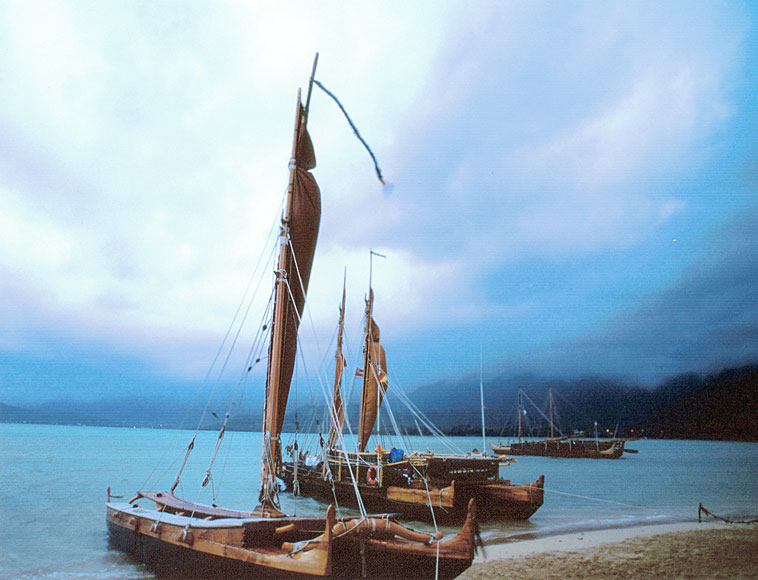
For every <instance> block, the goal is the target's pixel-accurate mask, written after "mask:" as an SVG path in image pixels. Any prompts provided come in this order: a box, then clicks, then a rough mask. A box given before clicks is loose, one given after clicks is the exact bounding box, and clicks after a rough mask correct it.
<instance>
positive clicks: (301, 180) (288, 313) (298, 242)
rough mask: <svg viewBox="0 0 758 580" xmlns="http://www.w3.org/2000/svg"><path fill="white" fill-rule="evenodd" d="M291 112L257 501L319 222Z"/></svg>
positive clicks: (307, 148) (276, 449) (305, 153)
mask: <svg viewBox="0 0 758 580" xmlns="http://www.w3.org/2000/svg"><path fill="white" fill-rule="evenodd" d="M297 110H298V116H297V119H296V123H295V126H296V128H295V138H294V143H293V159H292V161H291V163H290V178H289V188H288V194H287V202H286V205H285V210H284V214H283V216H282V230H281V236H280V244H281V245H280V250H279V263H278V267H277V270H276V284H275V300H274V315H273V321H272V325H271V345H270V347H269V365H268V373H267V377H266V410H265V415H264V445H263V454H264V457H263V459H264V460H263V489H262V495H261V497H262V501H263V499H264V498H267V497H268V498H269V499H270V497H271V496H272V494H273V486H274V485H275V482H274V479H273V475H275V473H276V468H277V466H278V463H279V461H280V457H281V451H280V444H279V435H280V433H281V431H282V427H283V424H284V413H285V411H286V409H287V399H288V397H289V391H290V383H291V381H292V374H293V371H294V368H295V359H296V355H297V332H298V328H299V326H300V318H301V316H302V313H303V308H304V306H305V296H306V293H307V291H308V281H309V279H310V274H311V266H312V264H313V256H314V252H315V250H316V241H317V239H318V230H319V224H320V221H321V193H320V191H319V188H318V184H317V183H316V180H315V179H314V177H313V175H312V174H311V172H310V170H311V169H313V168H314V167H315V166H316V156H315V154H314V151H313V144H312V142H311V139H310V136H309V135H308V131H307V129H306V122H307V109H306V108H304V107H303V106H302V105H301V103H300V98H299V95H298V107H297Z"/></svg>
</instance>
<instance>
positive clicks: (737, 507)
mask: <svg viewBox="0 0 758 580" xmlns="http://www.w3.org/2000/svg"><path fill="white" fill-rule="evenodd" d="M192 435H193V432H191V431H176V430H163V429H120V428H101V427H74V426H52V425H9V424H0V516H1V517H2V525H0V579H3V580H5V579H23V580H31V579H49V580H53V579H55V580H59V579H61V580H74V579H76V580H87V579H90V578H91V579H113V580H125V579H132V578H152V577H153V575H152V574H151V573H150V572H149V571H148V570H146V569H144V568H143V567H142V566H141V565H140V564H138V563H135V562H133V561H131V560H130V559H129V558H128V557H126V556H125V555H123V554H121V553H120V552H117V551H113V550H111V549H109V547H108V541H107V534H106V527H105V503H106V501H107V493H108V492H107V489H108V487H109V486H110V487H111V490H112V494H113V495H114V496H122V497H123V499H120V500H119V499H115V501H127V500H128V499H130V498H131V497H132V496H133V495H134V493H135V492H136V491H137V490H139V489H168V488H169V487H170V486H171V483H172V482H173V481H174V478H175V477H176V473H177V470H178V469H179V465H180V464H181V462H182V459H183V457H184V451H185V449H186V447H187V445H188V443H189V442H190V440H191V438H192ZM216 439H217V434H216V433H212V432H201V433H199V434H198V436H197V441H196V445H195V449H194V451H193V453H192V455H191V456H190V459H189V461H188V463H187V467H186V468H185V470H184V473H183V475H182V484H181V486H180V487H179V488H178V489H177V492H178V494H179V495H183V496H184V497H185V498H186V499H189V500H193V501H200V502H201V503H213V502H215V503H217V504H219V505H223V506H225V507H235V508H239V509H252V508H253V507H254V505H255V503H256V500H257V493H258V492H257V490H258V484H259V462H260V449H261V436H260V434H258V433H231V432H230V433H227V434H226V436H225V438H224V445H223V446H222V447H221V448H220V451H219V452H218V454H217V455H216V458H215V461H214V463H213V466H212V469H211V475H212V478H211V482H210V483H209V484H208V485H207V486H206V487H205V488H201V487H200V485H199V484H200V481H201V480H202V479H203V477H204V475H205V473H206V470H207V469H208V467H209V462H210V458H211V455H212V453H213V448H214V446H215V443H216ZM451 439H452V441H453V442H454V443H455V444H456V445H457V446H458V447H459V448H460V449H463V450H472V449H474V448H477V447H478V448H481V443H482V440H481V438H476V437H471V438H467V437H456V438H451ZM227 444H229V445H227ZM410 444H411V446H415V447H416V448H417V449H419V450H426V449H431V450H432V451H444V450H445V448H444V446H442V444H441V443H440V442H439V441H437V440H430V439H421V438H420V437H419V438H411V439H410ZM629 446H630V447H632V448H634V449H638V450H639V454H636V455H630V454H625V455H624V457H623V458H622V459H618V460H589V459H553V458H540V457H519V458H518V461H517V462H516V463H513V464H511V465H509V466H504V467H502V468H501V477H504V478H507V479H510V480H511V481H512V482H514V483H528V482H532V481H535V480H536V479H537V477H539V475H540V474H544V475H545V489H546V493H545V503H544V505H543V506H542V507H541V508H540V509H539V510H538V511H537V513H536V514H535V515H534V516H532V518H531V519H530V520H529V521H528V522H517V523H515V522H509V523H496V524H491V523H486V524H483V525H482V535H483V537H484V539H485V540H486V541H521V540H523V539H528V538H530V537H535V536H549V535H552V534H556V533H563V532H572V531H580V530H594V529H604V528H618V527H627V526H633V525H640V524H658V523H666V522H681V521H696V520H697V512H698V505H699V504H700V503H702V504H703V506H705V507H706V508H707V509H708V510H710V511H711V512H713V513H715V514H718V515H721V516H724V517H727V518H731V519H753V518H756V517H758V444H756V443H736V442H711V441H658V440H642V441H636V442H634V443H631V444H629ZM179 492H180V493H179ZM145 505H148V504H147V503H146V504H145ZM282 506H283V508H284V511H286V512H288V513H291V514H300V515H305V514H314V513H320V512H323V509H324V506H323V504H320V503H318V502H317V501H315V500H312V499H309V498H298V499H294V498H292V497H291V496H288V495H286V494H285V495H284V496H283V497H282ZM343 511H344V513H354V512H351V511H350V510H343ZM411 525H412V527H415V528H418V529H428V527H429V525H428V524H426V525H425V524H420V523H418V524H416V523H414V524H411ZM441 529H442V530H443V531H446V532H448V531H452V529H453V528H441Z"/></svg>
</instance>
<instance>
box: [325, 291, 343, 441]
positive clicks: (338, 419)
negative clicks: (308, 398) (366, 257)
mask: <svg viewBox="0 0 758 580" xmlns="http://www.w3.org/2000/svg"><path fill="white" fill-rule="evenodd" d="M344 330H345V286H344V284H343V286H342V304H340V322H339V329H338V331H337V354H336V355H335V356H336V359H337V360H336V366H335V370H334V394H333V398H332V410H331V412H332V420H331V426H330V428H329V439H328V442H327V449H334V447H335V446H336V444H337V440H338V439H339V436H340V433H342V424H343V422H344V420H345V410H344V408H343V405H342V392H341V390H340V388H341V386H342V374H343V372H344V371H345V357H344V355H343V354H342V337H343V335H344Z"/></svg>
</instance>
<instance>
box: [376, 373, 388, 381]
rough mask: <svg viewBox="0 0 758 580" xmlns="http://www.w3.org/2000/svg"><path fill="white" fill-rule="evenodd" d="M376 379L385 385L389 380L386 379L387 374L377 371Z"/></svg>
mask: <svg viewBox="0 0 758 580" xmlns="http://www.w3.org/2000/svg"><path fill="white" fill-rule="evenodd" d="M377 378H378V379H379V382H380V383H386V382H387V381H389V378H387V373H385V372H384V371H379V376H378V377H377Z"/></svg>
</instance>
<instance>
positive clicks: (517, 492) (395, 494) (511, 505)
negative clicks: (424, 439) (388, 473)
mask: <svg viewBox="0 0 758 580" xmlns="http://www.w3.org/2000/svg"><path fill="white" fill-rule="evenodd" d="M284 481H285V482H286V483H287V485H288V486H289V488H290V489H291V487H292V483H293V480H292V473H291V472H290V473H289V476H287V473H286V472H285V474H284ZM298 482H299V490H300V493H301V494H302V495H307V496H311V497H317V498H320V499H322V500H324V501H327V502H332V501H334V499H335V496H336V499H337V501H338V502H339V503H340V504H343V505H350V506H356V505H357V502H356V500H355V489H354V487H353V484H352V481H337V480H335V481H332V482H327V481H325V480H324V479H323V477H321V475H320V473H318V472H314V471H310V472H309V471H307V470H301V471H299V473H298ZM358 488H359V491H360V494H361V499H362V501H363V504H364V505H365V506H366V509H367V510H368V511H372V512H389V513H398V514H400V516H401V517H402V518H403V519H407V520H416V521H422V522H427V521H431V520H432V510H431V509H430V503H431V506H432V507H433V508H434V518H435V520H436V521H438V522H440V523H445V524H459V523H461V522H463V521H464V520H465V518H466V509H467V505H468V503H469V501H470V500H471V499H474V500H475V501H476V506H477V518H478V519H479V521H501V520H527V519H529V518H530V517H531V516H532V515H533V514H534V512H536V511H537V510H538V509H539V507H540V506H541V505H542V503H543V501H544V491H543V488H544V476H540V478H539V479H538V480H537V481H535V482H534V483H530V484H523V485H514V484H511V483H510V481H507V480H494V481H493V480H490V481H488V482H456V481H453V482H451V484H450V485H446V486H444V487H435V486H434V485H429V488H428V489H427V488H419V489H409V488H404V487H400V486H391V485H388V486H384V485H370V484H368V483H366V482H361V483H359V484H358Z"/></svg>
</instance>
